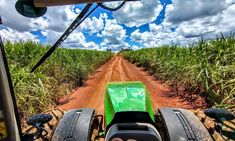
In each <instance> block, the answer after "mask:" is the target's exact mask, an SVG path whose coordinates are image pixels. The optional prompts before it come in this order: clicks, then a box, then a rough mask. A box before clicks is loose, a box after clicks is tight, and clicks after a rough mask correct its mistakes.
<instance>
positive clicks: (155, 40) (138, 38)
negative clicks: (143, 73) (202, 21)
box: [131, 24, 197, 47]
mask: <svg viewBox="0 0 235 141" xmlns="http://www.w3.org/2000/svg"><path fill="white" fill-rule="evenodd" d="M131 40H132V41H135V42H138V43H140V44H142V46H143V47H158V46H162V45H169V44H177V45H186V44H188V43H193V42H196V41H197V39H186V38H185V37H183V36H182V35H180V34H179V33H178V32H173V31H171V30H170V29H169V28H164V27H163V26H161V25H156V24H149V31H145V32H140V30H139V29H137V30H135V31H134V32H132V33H131Z"/></svg>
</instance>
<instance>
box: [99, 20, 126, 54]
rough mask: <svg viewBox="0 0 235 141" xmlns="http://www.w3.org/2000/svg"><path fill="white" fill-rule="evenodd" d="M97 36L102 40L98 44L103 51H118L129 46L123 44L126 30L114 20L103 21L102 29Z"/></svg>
mask: <svg viewBox="0 0 235 141" xmlns="http://www.w3.org/2000/svg"><path fill="white" fill-rule="evenodd" d="M97 36H98V37H102V38H103V42H102V43H101V44H100V45H101V47H102V48H103V49H104V48H105V49H107V48H109V49H112V50H120V49H121V48H127V47H129V44H128V43H126V42H125V39H126V36H127V35H126V30H125V29H124V28H123V27H122V26H121V25H119V24H118V22H117V20H116V19H112V20H111V19H105V26H104V29H103V31H102V32H101V34H97Z"/></svg>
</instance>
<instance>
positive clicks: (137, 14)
mask: <svg viewBox="0 0 235 141" xmlns="http://www.w3.org/2000/svg"><path fill="white" fill-rule="evenodd" d="M161 10H162V5H161V4H160V2H159V0H142V1H136V2H127V3H126V4H125V5H124V6H123V7H122V8H121V9H119V10H118V11H116V12H114V13H113V17H114V18H116V19H117V20H118V22H119V23H121V24H125V25H126V26H128V27H134V26H136V27H139V26H141V25H144V24H147V23H150V22H153V21H154V20H155V19H156V18H157V16H158V15H159V13H160V11H161Z"/></svg>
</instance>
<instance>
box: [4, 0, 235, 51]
mask: <svg viewBox="0 0 235 141" xmlns="http://www.w3.org/2000/svg"><path fill="white" fill-rule="evenodd" d="M234 3H235V0H172V1H171V0H142V1H138V2H129V3H127V4H126V5H125V6H124V7H123V8H121V9H120V10H118V11H116V12H110V11H107V10H104V9H102V8H98V9H96V11H95V12H94V13H93V14H91V15H90V16H89V18H88V19H87V20H86V21H84V23H83V24H81V26H80V27H78V28H77V29H76V30H75V31H74V32H73V33H72V34H71V36H70V37H69V38H68V39H67V40H66V41H65V42H64V43H63V44H62V46H63V47H69V48H82V49H96V50H106V49H112V50H113V51H118V50H120V49H122V48H132V49H141V48H147V47H158V46H162V45H166V44H170V45H172V44H177V45H188V44H192V43H194V42H197V41H198V40H199V39H200V38H201V37H202V36H203V37H204V38H214V37H216V35H219V34H220V32H222V33H225V34H226V33H230V32H234V31H235V25H234V24H233V22H234V21H235V5H234ZM14 4H15V0H0V15H1V17H2V20H3V25H0V35H1V36H2V38H3V39H4V40H11V41H14V42H17V41H20V40H33V41H36V42H41V43H46V44H53V43H54V42H55V41H56V40H57V39H58V38H59V37H60V35H61V34H62V33H63V32H64V31H65V30H66V28H67V27H68V26H69V25H70V23H71V22H72V21H73V19H75V18H76V16H77V15H78V13H79V12H80V11H81V9H82V8H83V7H84V4H82V5H70V6H59V7H49V8H48V12H47V13H46V14H45V15H44V16H43V17H40V18H37V19H30V18H26V17H23V16H21V15H20V14H18V13H17V12H16V10H15V8H14Z"/></svg>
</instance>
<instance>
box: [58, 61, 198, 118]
mask: <svg viewBox="0 0 235 141" xmlns="http://www.w3.org/2000/svg"><path fill="white" fill-rule="evenodd" d="M117 81H141V82H143V83H144V84H145V85H146V87H147V89H148V91H149V93H150V97H151V101H152V104H153V108H154V109H155V110H156V109H157V108H159V107H181V108H186V109H194V108H195V107H197V105H193V104H189V103H188V102H185V101H184V102H182V101H181V100H180V98H179V97H169V96H167V94H168V93H169V92H170V88H169V87H168V86H166V85H164V84H162V83H161V82H160V81H156V80H155V79H154V77H153V76H151V75H150V74H149V73H147V72H145V71H143V70H142V69H141V68H138V67H136V66H135V65H134V64H131V63H130V62H128V61H127V60H125V59H124V58H123V57H121V56H114V57H113V58H112V59H111V60H109V61H108V62H107V63H106V64H104V65H103V66H102V67H100V68H99V69H98V70H97V71H96V72H95V73H94V75H92V76H91V77H90V78H89V79H88V80H87V81H86V82H85V85H84V86H83V87H80V88H78V89H77V90H76V91H75V92H73V93H72V94H71V95H69V96H68V98H66V99H67V100H66V101H67V103H65V104H63V105H60V106H58V107H59V108H61V109H65V110H70V109H75V108H94V109H95V110H96V112H97V113H98V114H103V113H104V94H105V88H106V84H107V83H108V82H117Z"/></svg>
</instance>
